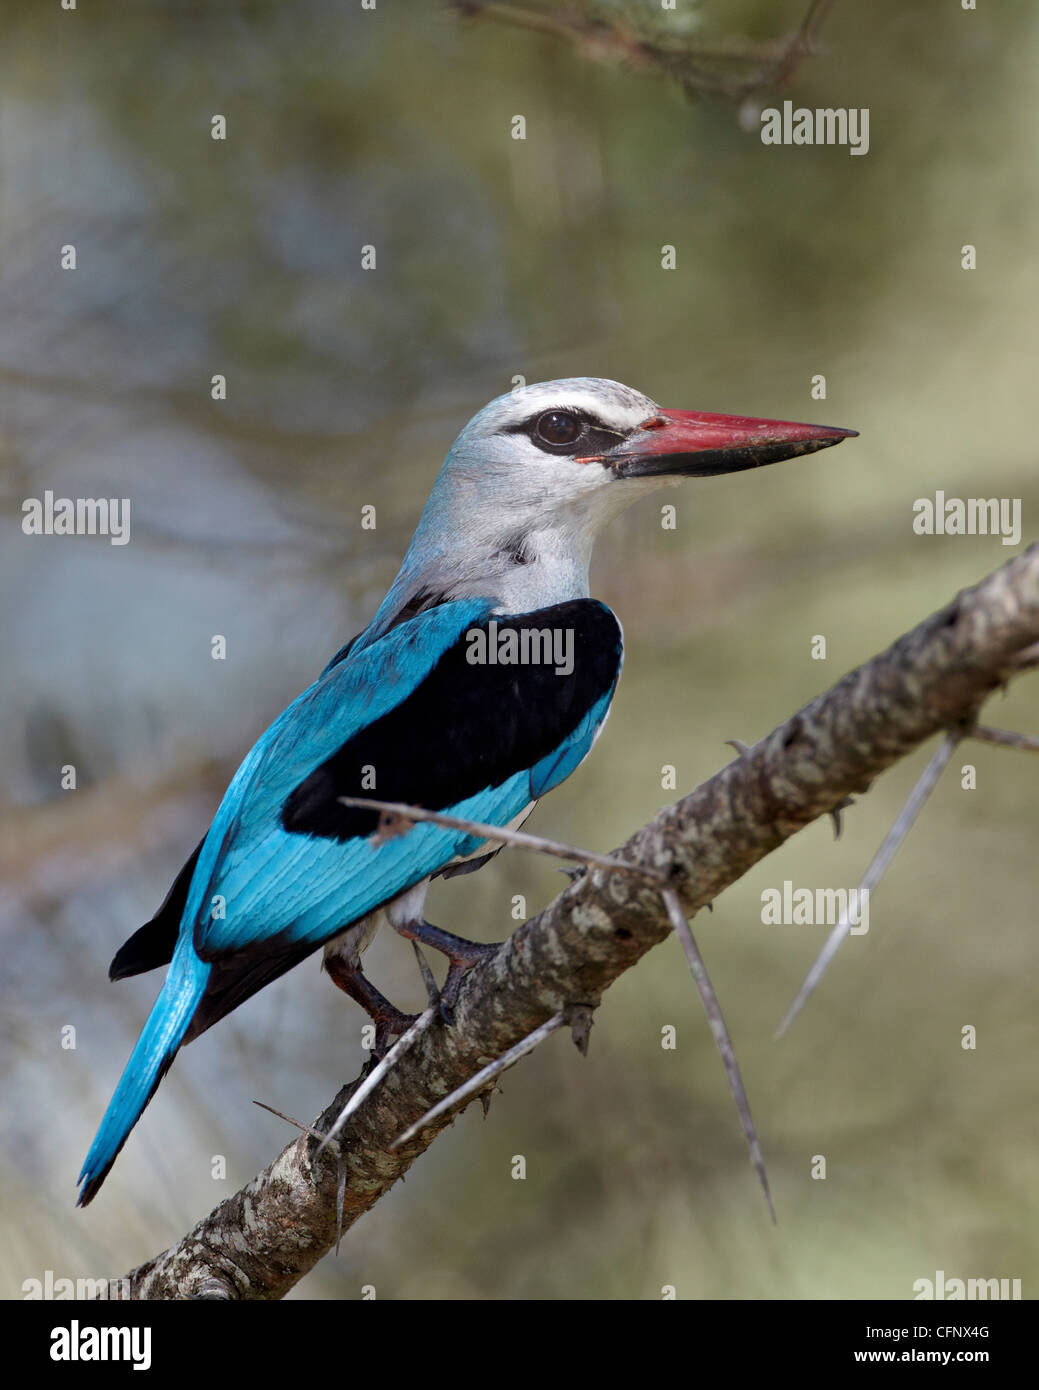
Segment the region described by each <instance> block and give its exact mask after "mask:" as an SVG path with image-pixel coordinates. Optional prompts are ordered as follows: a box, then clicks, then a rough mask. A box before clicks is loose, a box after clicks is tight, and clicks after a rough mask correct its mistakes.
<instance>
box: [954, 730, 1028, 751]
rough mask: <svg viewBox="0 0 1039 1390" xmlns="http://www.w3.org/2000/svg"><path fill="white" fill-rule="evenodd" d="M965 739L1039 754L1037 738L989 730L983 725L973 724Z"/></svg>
mask: <svg viewBox="0 0 1039 1390" xmlns="http://www.w3.org/2000/svg"><path fill="white" fill-rule="evenodd" d="M966 737H967V738H979V739H981V741H982V743H1002V744H1004V745H1005V746H1006V747H1007V748H1021V749H1024V750H1025V751H1027V752H1029V753H1039V738H1034V737H1033V736H1032V735H1031V734H1015V733H1014V732H1013V731H1012V730H1010V729H990V728H989V727H988V726H987V725H985V724H975V725H974V727H973V729H969V730H968V731H967V734H966Z"/></svg>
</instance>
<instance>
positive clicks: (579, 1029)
mask: <svg viewBox="0 0 1039 1390" xmlns="http://www.w3.org/2000/svg"><path fill="white" fill-rule="evenodd" d="M598 1007H599V1001H598V1000H596V1001H595V1003H594V1004H567V1005H565V1006H564V1008H563V1021H564V1022H565V1024H566V1026H567V1027H568V1028H569V1029H570V1036H571V1037H572V1038H573V1040H574V1046H575V1047H576V1048H577V1050H578V1052H579V1053H580V1054H581V1056H582V1057H587V1056H588V1040H589V1038H590V1037H591V1033H592V1024H593V1023H594V1022H595V1019H594V1017H593V1015H594V1013H595V1010H596V1009H597V1008H598Z"/></svg>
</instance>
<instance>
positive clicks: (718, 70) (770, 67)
mask: <svg viewBox="0 0 1039 1390" xmlns="http://www.w3.org/2000/svg"><path fill="white" fill-rule="evenodd" d="M450 3H451V4H452V6H453V8H454V9H456V10H457V11H458V12H459V13H460V14H461V15H462V17H463V18H465V19H488V20H492V21H494V22H496V23H498V24H505V25H508V26H510V27H512V28H517V29H526V30H528V31H530V32H533V33H538V34H545V35H547V36H549V37H550V38H553V39H560V40H562V41H564V42H569V43H570V44H572V46H573V47H574V49H575V51H576V52H577V53H578V55H579V56H580V57H582V58H585V59H589V60H591V61H592V62H598V63H614V64H623V65H624V66H626V67H630V68H633V69H635V70H638V71H643V72H653V71H656V72H660V73H663V74H664V75H665V76H668V77H671V78H673V79H674V80H675V81H677V82H680V83H681V84H682V86H683V88H684V89H685V91H686V92H687V93H689V94H690V95H694V94H695V95H701V96H721V97H724V98H727V99H728V100H730V101H736V102H738V101H742V100H744V99H745V98H746V97H748V96H752V95H753V94H754V93H755V92H759V91H764V90H765V89H767V88H772V87H776V88H778V87H783V86H785V85H786V84H787V83H788V82H790V81H791V79H792V78H793V76H794V73H795V72H796V71H797V68H798V67H799V66H800V64H801V62H802V61H803V60H804V59H805V58H808V57H813V56H814V55H815V54H816V53H817V52H818V51H819V34H820V30H821V29H822V26H823V24H824V22H825V20H826V17H827V15H828V13H829V11H830V9H831V7H832V4H833V0H812V3H811V4H810V5H809V6H808V10H807V13H806V14H805V17H804V19H803V20H802V21H801V23H800V25H799V26H798V28H797V29H796V30H794V32H793V33H792V34H789V35H788V36H787V37H786V38H781V39H769V40H766V41H765V42H756V41H755V40H753V39H748V38H744V37H739V38H719V39H713V40H705V39H700V38H697V39H687V38H685V37H684V36H678V37H675V36H674V35H673V34H671V33H669V32H668V29H667V25H666V17H665V18H664V19H661V20H658V21H657V22H655V23H647V22H646V21H645V20H643V21H642V22H637V21H636V19H635V17H634V16H632V15H631V14H618V13H616V12H615V11H607V10H606V9H603V10H595V9H594V8H590V7H586V8H578V7H576V6H573V7H569V8H559V7H555V8H552V9H545V8H543V7H540V6H534V5H516V4H503V3H499V2H498V0H450Z"/></svg>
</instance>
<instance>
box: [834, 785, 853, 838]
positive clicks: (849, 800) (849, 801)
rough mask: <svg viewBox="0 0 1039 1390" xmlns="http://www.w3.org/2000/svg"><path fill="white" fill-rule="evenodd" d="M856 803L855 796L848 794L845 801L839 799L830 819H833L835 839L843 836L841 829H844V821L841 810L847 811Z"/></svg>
mask: <svg viewBox="0 0 1039 1390" xmlns="http://www.w3.org/2000/svg"><path fill="white" fill-rule="evenodd" d="M854 805H855V798H854V797H853V796H846V797H845V798H844V800H843V801H838V803H837V805H836V806H835V807H834V808H833V810H832V811H831V812H830V819H831V820H832V821H833V838H834V839H835V840H839V839H840V838H841V831H842V830H843V829H844V823H843V821H842V820H841V812H842V811H847V810H848V808H849V807H851V806H854Z"/></svg>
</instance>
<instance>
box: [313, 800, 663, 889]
mask: <svg viewBox="0 0 1039 1390" xmlns="http://www.w3.org/2000/svg"><path fill="white" fill-rule="evenodd" d="M337 799H338V800H339V802H340V803H341V804H342V805H343V806H352V807H355V808H356V809H357V810H360V811H380V812H381V813H382V814H383V815H384V816H385V817H388V818H391V819H396V818H397V817H400V818H401V819H402V820H410V821H430V822H431V823H432V824H433V825H443V826H446V828H447V829H448V830H461V831H463V832H464V833H465V834H466V835H478V836H479V837H480V839H481V840H490V841H492V842H496V843H498V844H500V845H512V846H513V847H514V848H516V849H529V850H533V851H534V853H535V854H551V855H552V856H553V857H554V858H556V859H574V860H576V861H577V862H578V863H579V864H587V865H588V866H589V867H590V868H593V869H610V870H613V871H616V872H621V873H627V874H635V875H636V876H637V877H639V878H644V879H648V880H649V882H650V883H666V882H667V875H666V874H663V873H661V872H660V870H659V869H652V868H650V867H649V866H648V865H646V864H631V863H629V862H628V861H627V860H625V859H616V858H614V857H613V856H611V855H609V854H596V853H595V851H594V850H590V849H579V848H578V846H577V845H564V844H563V843H562V842H561V841H559V840H546V839H545V838H544V836H542V835H531V834H529V833H528V832H527V831H526V830H509V829H508V828H507V827H505V826H501V825H486V824H485V823H484V822H483V821H478V820H464V819H463V818H462V817H461V816H445V815H444V814H443V813H442V812H440V811H427V810H426V809H425V808H424V807H422V806H408V805H406V804H405V803H404V802H403V801H376V800H375V799H374V797H373V798H371V799H369V798H368V797H363V796H341V797H339V798H337ZM379 829H380V831H381V832H382V833H383V834H385V833H386V830H385V829H384V827H383V826H380V827H379ZM390 829H391V831H392V826H391V827H390Z"/></svg>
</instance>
